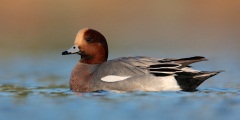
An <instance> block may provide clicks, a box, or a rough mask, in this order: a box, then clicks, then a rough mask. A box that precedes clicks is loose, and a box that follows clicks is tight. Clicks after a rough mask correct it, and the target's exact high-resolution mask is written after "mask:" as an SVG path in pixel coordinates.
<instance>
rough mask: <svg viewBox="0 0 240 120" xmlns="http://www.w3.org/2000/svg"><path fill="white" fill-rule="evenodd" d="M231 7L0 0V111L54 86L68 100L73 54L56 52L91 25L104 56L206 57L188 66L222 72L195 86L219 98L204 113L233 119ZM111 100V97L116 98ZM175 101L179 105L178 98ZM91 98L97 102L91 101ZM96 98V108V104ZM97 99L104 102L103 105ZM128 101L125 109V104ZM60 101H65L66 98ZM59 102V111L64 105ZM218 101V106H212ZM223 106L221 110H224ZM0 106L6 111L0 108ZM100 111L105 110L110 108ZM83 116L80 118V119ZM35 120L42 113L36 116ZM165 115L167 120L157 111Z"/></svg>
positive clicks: (236, 20) (157, 0) (239, 17)
mask: <svg viewBox="0 0 240 120" xmlns="http://www.w3.org/2000/svg"><path fill="white" fill-rule="evenodd" d="M239 5H240V1H239V0H151V1H139V0H118V1H117V0H0V55H1V59H0V88H1V93H0V98H2V99H1V100H0V103H1V102H2V103H4V104H6V105H5V106H0V107H1V108H3V109H0V111H1V112H2V113H1V114H2V116H4V117H9V116H8V115H10V114H11V110H13V109H11V108H12V107H13V106H12V103H17V104H19V97H20V98H21V100H20V101H21V102H20V103H24V104H23V105H29V104H31V105H32V101H31V100H34V97H36V96H32V95H33V94H34V95H36V94H37V95H38V94H41V95H42V93H43V94H44V95H46V96H52V94H54V95H55V93H56V92H59V91H60V92H61V94H60V96H61V95H62V94H64V95H67V96H71V97H72V96H73V95H72V94H71V93H68V92H66V91H67V90H68V79H69V75H70V72H71V69H72V68H73V66H74V65H75V63H76V62H77V61H78V59H79V56H78V55H71V56H61V52H62V51H64V50H66V49H68V48H69V47H71V46H72V45H73V42H74V39H75V35H76V33H77V32H78V31H79V30H80V29H81V28H84V27H89V28H93V29H95V30H98V31H99V32H101V33H102V34H103V35H104V36H105V37H106V38H107V41H108V45H109V50H110V51H109V59H113V58H117V57H121V56H136V55H144V56H151V57H160V58H166V57H170V58H178V57H190V56H195V55H202V56H205V57H207V58H209V59H210V60H209V61H208V62H203V63H198V64H195V65H194V67H195V68H197V69H200V70H225V72H224V73H221V74H220V75H218V76H216V77H214V78H211V79H210V80H209V81H206V82H205V83H204V84H203V85H202V86H201V87H202V89H205V88H214V89H213V91H214V90H215V92H213V93H214V94H210V95H209V96H210V98H211V97H212V95H213V96H214V95H216V94H219V93H221V94H223V93H224V94H223V97H220V98H218V97H217V98H214V99H213V100H212V102H213V101H215V100H216V99H220V100H223V101H220V102H219V103H218V104H217V105H216V106H215V105H213V106H210V108H209V109H210V111H209V113H215V114H214V115H215V116H218V115H219V116H220V117H221V118H225V117H224V116H221V115H223V113H225V112H226V111H231V110H232V113H229V114H227V115H228V116H232V117H231V118H232V119H234V118H237V114H234V113H235V112H234V111H235V109H234V108H232V107H229V105H228V102H227V103H225V102H224V99H225V98H226V96H228V95H229V94H233V92H232V91H235V90H236V91H237V92H236V91H235V92H236V93H235V92H234V95H235V94H237V95H239V88H240V82H239V77H240V75H239V67H240V61H239V59H240V54H239V52H240V47H239V46H240V14H239V13H240V7H239ZM201 87H200V88H201ZM215 88H218V89H215ZM39 89H40V90H39ZM56 89H57V90H56ZM59 89H60V90H59ZM229 89H230V90H229ZM232 89H234V90H232ZM9 91H10V92H9ZM19 91H20V92H19ZM37 91H38V92H37ZM39 91H40V92H39ZM203 91H204V90H203ZM209 91H210V93H211V92H212V89H211V90H207V92H206V93H208V92H209ZM216 91H217V92H216ZM219 91H220V92H219ZM215 93H216V94H215ZM225 93H226V94H227V95H226V94H225ZM69 94H70V95H69ZM57 95H58V94H57ZM178 95H179V94H178ZM201 95H202V93H201V94H200V96H201ZM225 95H226V96H225ZM6 96H8V97H6ZM9 96H10V97H9ZM12 96H18V97H12ZM46 96H45V97H46ZM150 96H151V95H150ZM159 96H160V97H167V96H161V95H159ZM159 96H158V95H157V97H159ZM189 96H190V97H192V96H191V95H189ZM216 96H217V95H216ZM22 97H23V98H24V100H22ZM29 97H30V98H31V99H30V100H29V101H27V102H26V98H29ZM45 97H43V98H40V102H44V103H45V102H46V101H47V100H46V98H45ZM64 97H65V96H64ZM121 97H122V96H121ZM154 97H156V96H154ZM197 97H199V96H197ZM228 97H229V96H228ZM228 97H227V98H228ZM231 97H233V96H230V98H231ZM3 98H4V99H3ZM115 98H117V99H119V96H117V97H116V96H115ZM223 98H224V99H223ZM233 98H234V97H233ZM49 99H50V98H49ZM91 99H92V98H91ZM203 99H204V98H203ZM3 100H6V101H8V103H9V104H7V103H6V101H3ZM11 100H13V101H11ZM134 100H136V99H135V98H134V99H133V101H132V103H134ZM178 100H179V101H181V102H182V101H184V100H185V98H184V99H182V98H179V99H178ZM190 100H192V99H190ZM234 100H235V98H234ZM234 100H233V101H234ZM16 101H17V102H16ZM113 101H114V100H113ZM146 101H147V100H146ZM150 101H151V100H150ZM152 101H153V100H152ZM239 101H240V99H239V97H238V98H237V99H236V101H235V102H233V103H232V102H230V103H229V104H231V105H233V106H234V105H235V106H236V105H238V106H239V104H240V102H239ZM82 102H84V103H85V102H86V101H84V100H83V101H82ZM93 102H99V101H98V98H97V100H96V101H93ZM162 102H163V103H166V102H167V101H164V100H163V101H162ZM100 103H101V102H100ZM100 103H99V106H101V105H103V104H100ZM118 103H119V102H118ZM120 103H121V102H120ZM154 103H156V101H155V102H154ZM175 103H176V104H178V102H175ZM213 103H214V102H213ZM86 104H92V103H88V102H86ZM104 104H107V105H109V104H108V102H106V103H104ZM129 104H130V106H131V102H130V103H129ZM142 104H143V103H141V102H140V103H139V104H134V105H136V106H135V108H138V107H142V106H138V105H142ZM166 104H167V105H168V106H165V107H164V108H165V109H161V108H159V107H155V106H151V105H150V108H149V109H150V111H151V110H152V111H161V110H162V112H164V111H165V110H166V109H167V108H168V107H169V106H171V105H172V106H174V107H175V104H170V103H168V102H167V103H166ZM203 104H204V103H201V102H200V104H198V105H197V106H195V107H192V109H197V108H199V107H201V106H202V105H203ZM56 105H58V104H56ZM64 105H66V106H67V105H68V103H64ZM111 105H112V104H111ZM120 105H121V104H120ZM124 105H125V104H124ZM134 105H133V106H134ZM160 105H163V104H160ZM209 105H211V102H209ZM66 106H65V107H64V108H63V109H67V108H68V107H66ZM163 106H164V105H163ZM190 106H191V104H190V105H189V107H190ZM219 106H220V108H221V109H219V110H220V111H217V110H218V109H217V108H218V107H219ZM35 107H36V106H35ZM38 107H39V106H38ZM53 107H55V106H54V105H53ZM85 107H86V108H88V107H87V106H85ZM151 107H153V108H151ZM225 107H226V108H227V109H224V108H225ZM6 108H7V109H8V110H9V112H6ZM45 108H48V107H46V106H45V107H44V106H41V109H40V110H43V109H45ZM144 108H145V107H144ZM205 108H206V106H205ZM205 108H202V109H201V114H200V115H199V117H200V116H202V117H203V118H204V117H205V118H215V117H214V116H212V115H211V114H205V113H204V112H203V110H205ZM31 109H33V107H28V109H27V110H26V109H18V110H15V112H16V113H17V114H18V115H19V116H21V115H22V113H24V110H25V111H26V112H25V113H27V112H29V111H31ZM82 109H83V108H82ZM89 109H91V110H92V109H93V108H89ZM176 109H177V108H176ZM179 109H180V108H179ZM216 109H217V110H216ZM104 110H105V112H109V111H112V109H111V107H109V109H108V107H107V108H106V109H104ZM104 110H103V111H104ZM108 110H109V111H108ZM121 110H122V111H121ZM211 110H212V111H211ZM215 110H216V111H217V112H216V111H215ZM3 111H5V112H3ZM19 111H23V112H20V113H19ZM100 111H102V109H100ZM123 111H128V108H127V107H126V108H124V107H123V108H122V109H120V110H119V112H120V113H121V112H123ZM130 111H131V110H130ZM170 111H171V110H170ZM85 112H86V111H85ZM98 112H99V111H98ZM138 112H139V111H138ZM183 112H184V111H183ZM185 112H187V111H185ZM130 113H131V112H130ZM195 113H198V112H197V111H195ZM73 114H74V113H73ZM134 114H136V113H134ZM34 115H38V114H37V113H35V114H34ZM74 115H75V114H74ZM88 115H89V114H86V115H85V117H86V118H88V117H89V116H88ZM97 115H99V114H97ZM147 115H149V114H147ZM150 115H151V114H150ZM161 115H163V114H161ZM179 115H180V114H176V118H183V119H185V118H186V116H188V117H189V118H191V116H192V115H190V114H188V115H186V114H184V115H186V116H185V117H184V116H181V115H180V116H179ZM227 115H226V116H227ZM129 116H131V115H129ZM129 116H125V118H128V117H129ZM12 117H13V116H12ZM65 117H66V116H65ZM37 118H38V119H41V118H42V117H41V116H40V115H39V116H38V117H37ZM66 118H69V117H68V116H67V117H66ZM105 118H106V117H105ZM140 118H141V117H140ZM142 118H145V117H142ZM165 118H171V117H169V116H166V115H165ZM173 118H174V117H173ZM200 118H201V117H200ZM13 119H14V117H13Z"/></svg>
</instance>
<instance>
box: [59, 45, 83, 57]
mask: <svg viewBox="0 0 240 120" xmlns="http://www.w3.org/2000/svg"><path fill="white" fill-rule="evenodd" d="M69 54H81V53H80V50H79V48H78V46H77V45H74V46H72V47H71V48H70V49H68V50H66V51H64V52H62V55H69Z"/></svg>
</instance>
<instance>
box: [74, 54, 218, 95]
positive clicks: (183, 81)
mask: <svg viewBox="0 0 240 120" xmlns="http://www.w3.org/2000/svg"><path fill="white" fill-rule="evenodd" d="M203 60H206V59H205V58H204V57H200V56H197V57H191V58H181V59H160V58H150V57H124V58H118V59H113V60H109V61H106V62H104V63H102V64H95V65H90V64H85V63H80V62H79V63H77V65H76V66H75V68H74V69H73V71H72V75H71V79H70V86H72V87H80V88H79V91H98V90H113V91H136V90H138V91H163V90H167V91H172V90H174V91H175V90H185V91H194V90H195V89H196V88H197V87H198V86H199V85H200V84H201V83H202V82H204V81H205V80H206V79H207V78H209V77H211V76H214V75H216V74H218V73H219V72H220V71H216V72H201V71H197V70H193V69H191V68H190V67H189V66H188V65H189V64H191V63H194V62H198V61H203ZM109 75H115V76H131V77H128V78H126V79H124V80H121V81H116V82H106V81H103V80H101V79H102V78H104V77H105V76H109ZM80 79H81V80H80ZM79 81H81V82H79ZM82 81H84V82H82ZM88 82H89V84H86V83H88ZM74 84H75V85H74ZM76 84H79V85H78V86H76ZM80 84H82V85H80ZM84 85H87V87H86V89H87V90H81V87H83V86H84ZM75 91H78V90H76V89H75Z"/></svg>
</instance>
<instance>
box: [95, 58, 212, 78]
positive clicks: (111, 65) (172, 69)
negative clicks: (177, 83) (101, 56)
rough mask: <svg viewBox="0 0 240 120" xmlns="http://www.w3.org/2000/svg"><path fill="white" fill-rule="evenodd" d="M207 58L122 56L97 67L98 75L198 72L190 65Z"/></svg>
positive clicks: (123, 75)
mask: <svg viewBox="0 0 240 120" xmlns="http://www.w3.org/2000/svg"><path fill="white" fill-rule="evenodd" d="M203 60H207V59H206V58H204V57H200V56H196V57H190V58H181V59H173V58H170V59H169V58H168V59H161V58H151V57H143V56H138V57H122V58H117V59H113V60H109V61H107V62H104V63H103V64H101V65H100V66H99V68H98V69H97V72H96V73H95V74H97V76H98V77H101V78H102V77H105V76H109V75H112V76H113V75H115V76H122V77H126V76H136V75H143V74H153V75H155V76H168V75H173V74H175V73H178V72H183V71H185V72H198V71H196V70H193V69H191V68H190V67H189V66H188V65H189V64H191V63H194V62H199V61H203Z"/></svg>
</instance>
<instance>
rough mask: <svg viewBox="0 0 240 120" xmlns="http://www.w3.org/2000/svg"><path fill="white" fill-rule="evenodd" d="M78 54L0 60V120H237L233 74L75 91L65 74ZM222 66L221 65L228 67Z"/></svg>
mask: <svg viewBox="0 0 240 120" xmlns="http://www.w3.org/2000/svg"><path fill="white" fill-rule="evenodd" d="M55 54H56V53H55ZM77 59H78V56H68V57H63V56H60V55H52V54H50V55H43V56H27V55H26V56H18V57H14V59H13V58H11V59H6V60H3V61H2V62H1V63H2V64H1V66H0V67H1V69H0V70H1V72H0V79H1V82H0V116H1V120H11V119H24V120H27V119H37V120H38V119H49V120H50V119H58V120H65V119H86V120H88V119H89V120H93V119H100V120H107V119H109V120H112V119H114V120H123V119H140V120H141V119H149V120H154V119H179V120H185V119H189V120H190V119H193V118H194V119H196V120H202V119H222V120H225V119H231V120H238V119H239V117H240V115H239V111H238V110H239V108H240V89H239V86H240V83H239V81H236V79H237V78H236V77H237V76H239V75H238V74H237V73H234V72H233V73H229V72H224V73H221V74H220V75H218V76H215V77H213V78H211V79H209V80H208V81H206V82H205V83H204V84H202V85H201V86H200V87H199V89H198V91H196V92H183V91H177V92H169V91H165V92H140V91H136V92H130V93H114V92H109V91H101V92H98V93H74V92H72V91H70V90H69V86H68V79H69V75H70V72H71V69H72V67H73V66H74V64H75V63H76V62H77ZM219 64H221V63H220V62H212V63H211V62H210V61H209V62H207V63H203V64H202V63H199V64H196V65H194V66H195V68H201V69H203V68H204V69H211V70H212V69H219V68H218V67H216V66H218V65H219ZM214 66H215V67H214ZM227 66H229V65H226V66H222V68H223V69H224V68H225V69H228V67H227ZM212 67H214V68H212ZM231 69H237V67H236V68H234V67H231ZM230 75H233V76H230ZM226 78H231V79H227V80H226Z"/></svg>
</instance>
